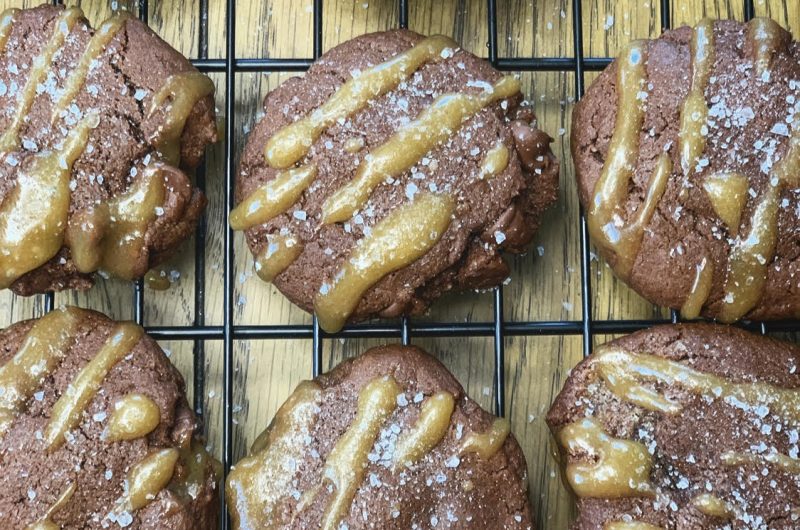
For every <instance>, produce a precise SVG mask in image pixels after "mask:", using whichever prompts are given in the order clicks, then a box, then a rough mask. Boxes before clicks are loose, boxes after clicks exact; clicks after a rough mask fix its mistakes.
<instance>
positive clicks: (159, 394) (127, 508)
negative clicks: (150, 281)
mask: <svg viewBox="0 0 800 530" xmlns="http://www.w3.org/2000/svg"><path fill="white" fill-rule="evenodd" d="M0 364H1V365H0V483H2V487H0V527H2V528H16V529H26V530H49V529H53V528H131V529H154V530H155V529H159V530H161V529H168V530H177V529H180V530H189V529H192V530H195V529H200V530H205V529H208V530H211V529H215V528H216V524H217V518H218V512H219V502H218V493H217V477H218V476H219V472H218V470H217V467H218V466H219V464H218V463H216V462H215V461H214V460H213V458H212V457H211V456H209V455H208V453H207V452H206V450H205V449H204V447H203V444H202V442H201V441H200V440H199V439H198V438H197V437H196V436H195V435H194V433H195V430H196V428H197V420H196V419H195V417H194V414H193V413H192V410H191V408H189V404H188V403H187V402H186V396H185V394H184V383H183V378H182V377H181V375H180V373H178V371H177V370H176V369H175V368H174V367H173V366H172V365H171V364H170V362H169V360H168V359H167V358H166V356H165V355H164V353H163V352H162V351H161V348H159V347H158V344H156V342H155V341H154V340H152V339H151V338H149V337H148V336H146V335H145V334H144V331H143V330H142V328H140V327H138V326H136V325H134V324H132V323H115V322H113V321H111V320H109V319H108V318H107V317H105V316H103V315H101V314H99V313H95V312H93V311H84V310H80V309H76V308H66V309H61V310H56V311H53V312H51V313H49V314H47V315H46V316H44V317H42V318H41V319H39V320H31V321H27V322H22V323H19V324H16V325H14V326H11V327H9V328H7V329H5V330H3V331H0Z"/></svg>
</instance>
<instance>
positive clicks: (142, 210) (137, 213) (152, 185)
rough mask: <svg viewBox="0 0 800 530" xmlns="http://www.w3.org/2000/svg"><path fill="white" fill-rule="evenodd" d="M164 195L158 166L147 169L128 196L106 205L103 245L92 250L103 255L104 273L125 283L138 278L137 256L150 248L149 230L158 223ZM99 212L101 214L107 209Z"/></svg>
mask: <svg viewBox="0 0 800 530" xmlns="http://www.w3.org/2000/svg"><path fill="white" fill-rule="evenodd" d="M165 196H166V186H165V181H164V174H163V173H162V168H161V166H160V165H158V164H155V165H151V166H148V167H147V168H146V169H145V170H144V171H143V173H142V176H141V178H139V179H138V180H136V181H135V182H134V183H133V184H132V185H131V187H130V188H129V189H128V190H127V191H125V193H122V194H120V195H118V196H116V197H114V198H112V199H111V200H110V201H109V202H108V203H107V206H108V208H107V210H105V211H107V212H108V226H107V229H106V232H105V234H104V237H103V239H102V243H101V245H100V246H99V247H96V248H95V249H94V250H93V251H94V252H99V254H100V255H101V256H102V257H101V258H100V268H101V269H102V270H104V271H106V272H108V273H111V274H113V275H114V276H116V277H118V278H122V279H123V280H133V279H135V278H136V276H137V270H136V268H135V267H136V264H137V263H138V262H139V259H138V257H139V256H140V255H141V253H142V252H143V251H144V249H145V248H146V246H147V243H146V241H145V236H146V235H147V230H148V228H149V227H150V225H151V224H152V223H153V222H154V221H155V220H156V217H157V216H158V213H157V212H158V208H160V207H161V206H162V205H163V204H164V199H165ZM97 211H98V212H101V215H102V212H103V211H104V209H102V208H98V209H97ZM101 224H102V222H101Z"/></svg>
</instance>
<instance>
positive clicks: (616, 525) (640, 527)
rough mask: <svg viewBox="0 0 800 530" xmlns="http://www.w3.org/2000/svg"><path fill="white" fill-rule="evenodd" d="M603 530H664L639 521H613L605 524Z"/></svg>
mask: <svg viewBox="0 0 800 530" xmlns="http://www.w3.org/2000/svg"><path fill="white" fill-rule="evenodd" d="M603 530H664V529H663V528H661V527H660V526H655V525H652V524H649V523H643V522H641V521H613V522H611V523H606V525H605V526H604V527H603Z"/></svg>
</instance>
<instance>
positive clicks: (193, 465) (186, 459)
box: [169, 439, 223, 500]
mask: <svg viewBox="0 0 800 530" xmlns="http://www.w3.org/2000/svg"><path fill="white" fill-rule="evenodd" d="M189 443H190V445H189V447H187V448H182V449H181V450H180V458H179V459H178V466H177V468H178V469H179V470H180V475H178V473H177V472H176V474H174V475H173V477H172V481H171V482H170V484H169V491H171V492H172V493H174V494H175V495H177V496H178V497H179V498H181V499H184V500H194V499H197V498H198V497H199V496H200V495H202V494H203V490H204V487H205V484H206V482H207V480H208V472H209V468H211V472H212V473H213V474H214V477H221V476H222V474H223V469H222V463H221V462H219V461H218V460H216V459H215V458H214V457H213V456H211V455H210V454H209V453H208V451H207V450H206V448H205V446H204V445H203V444H202V443H200V442H198V441H197V440H194V439H191V440H190V441H189Z"/></svg>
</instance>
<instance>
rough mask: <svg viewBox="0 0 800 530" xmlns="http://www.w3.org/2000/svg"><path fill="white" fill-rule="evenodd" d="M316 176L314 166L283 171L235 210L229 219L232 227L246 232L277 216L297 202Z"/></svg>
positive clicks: (315, 167)
mask: <svg viewBox="0 0 800 530" xmlns="http://www.w3.org/2000/svg"><path fill="white" fill-rule="evenodd" d="M316 176H317V166H315V165H307V166H301V167H297V168H292V169H288V170H285V171H281V172H280V173H278V175H277V176H276V177H275V178H274V179H272V180H270V181H269V182H267V183H266V184H264V185H262V186H260V187H259V188H258V189H256V190H255V191H254V192H253V193H251V194H250V195H249V196H248V197H247V198H246V199H245V200H243V201H242V202H241V203H240V204H239V206H237V207H236V208H234V210H233V211H232V212H231V216H230V224H231V228H233V229H234V230H247V229H248V228H251V227H253V226H256V225H260V224H262V223H266V222H267V221H269V220H270V219H272V218H274V217H277V216H278V215H280V214H281V213H283V212H285V211H286V210H287V209H289V207H290V206H291V205H293V204H294V203H296V202H297V200H298V199H299V198H300V195H302V194H303V192H304V191H305V190H306V188H308V187H309V186H310V185H311V183H312V182H313V181H314V178H315V177H316Z"/></svg>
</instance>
